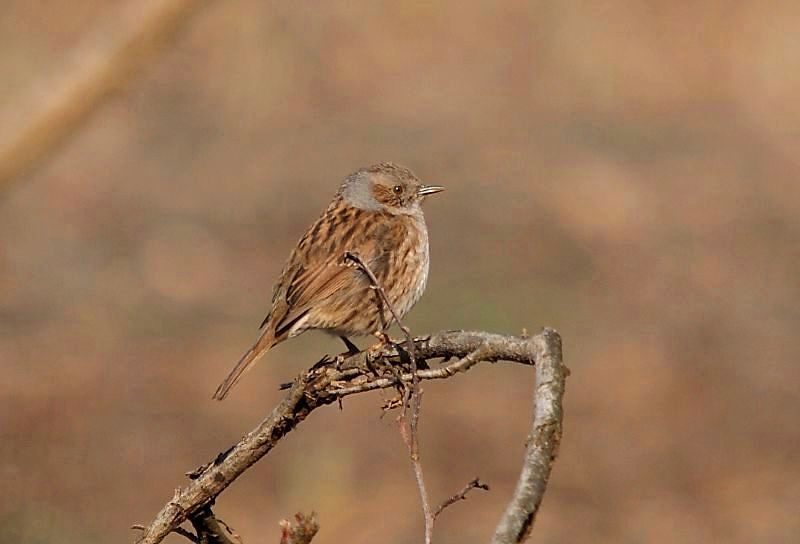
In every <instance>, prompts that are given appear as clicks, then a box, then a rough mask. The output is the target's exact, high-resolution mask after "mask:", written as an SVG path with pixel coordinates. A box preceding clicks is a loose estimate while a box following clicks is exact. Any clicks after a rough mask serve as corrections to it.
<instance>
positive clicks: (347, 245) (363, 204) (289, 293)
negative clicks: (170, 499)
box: [214, 162, 444, 400]
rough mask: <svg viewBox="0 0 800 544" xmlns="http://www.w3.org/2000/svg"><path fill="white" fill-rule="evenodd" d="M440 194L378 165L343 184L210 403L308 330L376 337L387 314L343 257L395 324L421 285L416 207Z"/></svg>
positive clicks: (423, 264)
mask: <svg viewBox="0 0 800 544" xmlns="http://www.w3.org/2000/svg"><path fill="white" fill-rule="evenodd" d="M442 190H444V188H443V187H439V186H434V185H423V184H422V183H421V182H420V180H419V179H417V177H416V176H415V175H414V174H413V173H412V172H411V170H409V169H408V168H404V167H402V166H399V165H397V164H394V163H391V162H382V163H380V164H376V165H374V166H370V167H369V168H362V169H361V170H359V171H357V172H355V173H353V174H351V175H350V176H348V177H347V178H345V180H344V183H343V184H342V186H341V187H340V188H339V191H338V192H337V193H336V195H335V196H334V197H333V201H332V202H331V203H330V205H329V206H328V208H327V209H326V210H325V212H324V213H323V214H322V215H321V216H320V218H319V219H317V220H316V221H315V222H314V224H313V225H311V227H310V228H309V229H308V231H306V233H305V234H304V235H303V237H302V238H301V239H300V242H299V243H298V244H297V247H295V249H294V250H293V251H292V253H291V255H289V260H288V261H287V262H286V264H285V265H284V267H283V271H282V272H281V275H280V278H278V281H277V283H276V284H275V287H274V288H273V291H272V308H271V309H270V312H269V314H268V315H267V317H266V319H264V321H263V323H261V328H262V329H263V331H262V333H261V336H260V337H259V339H258V340H257V341H256V343H255V344H254V345H253V347H251V348H250V349H249V350H248V351H247V353H245V354H244V356H242V358H241V359H240V360H239V362H238V363H237V364H236V366H235V367H234V368H233V370H232V371H231V373H230V374H228V377H227V378H225V381H223V382H222V383H221V384H220V386H219V387H218V388H217V391H216V392H215V393H214V398H215V399H217V400H222V399H224V398H225V397H226V396H227V394H228V392H229V391H230V389H231V388H232V387H233V386H234V385H236V383H237V382H238V381H239V379H240V378H241V377H242V375H243V374H244V372H245V371H246V370H248V369H249V368H251V367H252V366H253V364H254V363H255V362H256V361H257V360H258V359H259V358H260V357H261V356H262V355H264V354H265V353H266V352H267V351H269V349H270V348H272V347H273V346H275V345H276V344H279V343H280V342H283V341H284V340H286V339H288V338H292V337H295V336H297V335H298V334H301V333H303V332H305V331H307V330H310V329H320V330H324V331H326V332H328V333H331V334H335V335H338V336H339V337H341V338H342V340H343V341H344V343H345V345H346V346H347V348H348V350H350V351H351V352H352V351H357V348H356V347H355V346H354V345H353V344H352V342H350V340H348V338H347V337H348V336H351V335H365V334H370V333H382V332H383V331H385V330H386V329H387V328H388V327H389V325H391V319H392V315H391V310H389V309H388V308H385V307H384V304H383V300H382V298H381V297H380V294H379V293H378V292H376V291H375V289H373V288H372V284H371V282H370V280H369V278H368V276H367V275H366V274H365V273H364V271H363V270H361V269H359V268H357V267H353V266H348V264H349V263H348V262H347V261H346V259H345V254H346V253H348V252H349V253H352V254H355V255H358V257H359V258H360V259H361V260H362V261H363V262H364V263H365V264H366V265H367V266H368V267H369V269H370V270H371V271H372V272H373V274H374V275H375V277H376V279H377V280H378V283H379V284H380V286H381V287H382V288H383V290H384V292H385V293H386V297H387V299H388V300H389V301H390V302H391V304H392V307H393V308H394V310H395V311H396V312H397V313H398V316H399V317H400V318H402V317H403V316H404V315H405V314H406V313H407V312H408V311H409V310H410V309H411V307H412V306H414V304H416V302H417V301H418V300H419V298H420V297H421V296H422V293H423V291H424V290H425V284H426V283H427V281H428V263H429V257H428V228H427V227H426V226H425V217H424V216H423V214H422V207H421V204H422V201H423V200H424V199H425V197H426V196H427V195H431V194H434V193H438V192H440V191H442Z"/></svg>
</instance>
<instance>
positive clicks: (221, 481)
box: [137, 329, 567, 544]
mask: <svg viewBox="0 0 800 544" xmlns="http://www.w3.org/2000/svg"><path fill="white" fill-rule="evenodd" d="M414 344H415V346H414V349H415V350H416V353H417V356H418V357H420V358H421V359H434V358H439V357H441V358H445V360H448V359H450V358H457V359H456V360H453V361H450V362H446V363H442V364H441V365H440V366H439V367H438V368H431V369H425V370H419V371H417V373H416V376H417V377H418V378H419V379H421V380H426V379H427V380H431V379H447V378H450V377H452V376H454V375H455V374H458V373H460V372H465V371H467V370H469V369H470V368H472V367H474V366H475V365H476V364H478V363H479V362H494V361H510V362H515V363H520V364H524V365H533V364H534V363H535V366H536V378H537V379H536V390H535V396H536V398H535V406H536V410H535V417H534V422H533V427H532V430H531V433H530V436H529V437H528V446H527V452H526V456H525V464H524V466H523V470H522V474H521V476H520V483H519V484H518V487H517V491H516V492H515V494H514V498H513V499H512V502H511V504H509V508H508V510H507V512H506V514H505V515H504V517H503V519H502V520H501V524H500V525H499V526H498V530H497V532H496V534H495V539H494V542H495V543H496V544H510V543H513V542H522V539H524V538H525V536H526V535H527V534H528V533H529V532H530V527H531V526H532V525H533V521H534V519H535V516H536V512H537V510H538V507H539V504H540V503H541V500H542V496H543V494H544V489H545V487H546V485H547V478H548V477H549V474H550V469H551V467H552V462H553V460H554V459H555V456H556V453H557V449H558V444H559V441H560V437H561V414H562V409H561V400H562V397H563V394H564V385H565V380H566V374H567V369H566V367H564V366H563V364H562V361H561V338H560V337H559V335H558V333H556V332H555V331H553V330H549V329H545V330H544V331H542V332H541V333H539V334H537V335H534V336H532V337H518V336H504V335H499V334H492V333H487V332H469V331H445V332H441V333H437V334H434V335H432V336H430V337H426V338H418V339H416V340H415V341H414ZM401 349H406V350H407V349H409V346H403V345H401ZM376 363H383V364H391V365H395V366H397V365H401V357H400V354H399V353H398V350H397V349H395V348H393V347H392V346H384V347H383V348H381V349H380V350H374V351H366V352H362V353H358V354H355V355H352V356H350V357H347V358H345V359H344V360H343V361H341V362H340V363H339V364H338V365H337V364H335V363H334V362H323V363H320V364H317V365H315V366H314V367H313V368H311V369H309V370H307V371H305V372H303V373H301V374H300V375H299V376H298V377H297V378H296V379H295V381H294V383H293V384H292V386H291V388H290V389H289V390H288V392H287V393H286V397H285V398H284V399H283V400H282V401H281V403H280V404H279V405H278V406H276V407H275V408H274V409H273V411H272V413H270V415H269V416H268V417H267V418H266V419H265V420H264V421H262V422H261V423H260V424H259V425H258V426H257V427H256V428H255V429H253V430H252V431H250V432H249V433H248V434H247V435H245V436H244V437H243V438H242V439H241V440H240V441H239V442H238V443H237V444H236V445H234V446H233V447H231V448H230V449H229V450H228V451H226V452H224V453H221V454H220V455H218V456H217V458H216V459H214V460H213V461H211V462H209V463H207V464H206V465H204V466H203V467H201V468H200V469H197V470H196V471H194V473H193V474H192V476H193V478H194V479H193V480H192V481H191V482H190V483H189V484H188V485H186V486H185V487H184V488H182V489H179V490H178V491H177V492H176V494H175V496H174V497H173V498H172V500H170V501H169V502H168V503H167V504H166V505H165V506H164V507H163V508H162V509H161V511H160V512H159V513H158V514H157V515H156V518H155V519H154V520H153V522H152V523H151V524H150V525H149V526H147V527H146V528H145V529H144V531H143V534H142V535H141V537H140V538H139V539H138V541H137V542H138V543H139V544H157V543H159V542H161V541H162V540H163V539H164V537H166V536H167V535H168V534H169V533H170V532H171V531H173V530H174V529H175V528H177V527H179V526H180V525H181V524H182V523H184V522H185V521H188V520H192V519H195V518H196V517H197V516H198V515H200V514H201V512H202V511H203V509H204V508H206V507H208V506H210V505H211V504H212V503H213V502H214V500H215V499H216V498H217V497H218V496H219V495H220V493H222V492H223V491H224V490H225V488H227V487H228V486H229V485H230V484H231V483H232V482H233V481H234V480H235V479H236V478H238V477H239V476H240V475H241V474H242V473H244V472H245V471H246V470H247V469H248V468H249V467H250V466H252V465H253V464H254V463H256V462H257V461H258V460H259V459H261V458H262V457H263V456H265V455H266V454H267V453H269V452H270V451H271V450H272V448H273V447H274V446H275V445H276V444H277V443H278V442H279V441H280V440H281V439H282V438H283V437H284V436H285V435H286V434H287V433H289V432H291V431H292V430H293V429H294V428H295V427H296V426H297V425H299V424H300V423H301V422H302V421H303V420H304V419H305V418H306V417H308V415H309V414H310V413H311V412H312V411H313V410H315V409H317V408H319V407H321V406H325V405H327V404H331V403H335V402H337V401H338V400H339V399H340V398H342V397H345V396H348V395H353V394H357V393H362V392H366V391H374V390H376V389H385V388H389V387H395V386H396V385H398V384H399V383H401V382H402V383H406V384H408V383H410V382H411V381H412V379H413V377H412V375H411V372H407V371H401V372H397V373H392V374H391V375H388V376H376V375H375V374H374V373H373V371H372V370H371V369H373V368H375V364H376ZM537 478H539V479H541V481H537ZM501 529H503V530H502V531H501Z"/></svg>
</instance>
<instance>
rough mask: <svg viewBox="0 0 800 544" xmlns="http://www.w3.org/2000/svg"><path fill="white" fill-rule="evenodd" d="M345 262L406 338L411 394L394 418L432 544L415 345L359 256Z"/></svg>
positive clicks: (405, 396) (427, 539) (405, 395)
mask: <svg viewBox="0 0 800 544" xmlns="http://www.w3.org/2000/svg"><path fill="white" fill-rule="evenodd" d="M344 258H345V260H346V261H347V260H349V261H353V262H354V263H355V264H356V266H358V267H359V268H360V269H361V270H362V271H363V272H364V273H365V274H366V275H367V277H368V278H369V281H370V282H371V283H372V288H373V289H374V290H376V291H377V292H378V294H379V295H380V297H381V299H383V303H384V304H385V305H386V307H387V308H388V309H389V311H390V312H391V314H392V317H393V318H394V321H395V323H397V326H398V327H400V330H402V331H403V333H404V334H405V336H406V344H407V345H408V347H409V351H408V354H409V357H410V359H411V389H410V391H409V390H408V389H406V390H404V391H403V404H402V406H401V408H400V416H399V417H398V418H397V422H398V424H399V426H400V435H401V436H402V437H403V441H404V442H405V443H406V447H407V448H408V454H409V457H411V464H412V465H413V466H414V478H415V479H416V481H417V488H418V489H419V498H420V502H421V503H422V514H423V516H424V518H425V544H431V542H432V540H433V524H434V522H435V521H436V516H435V515H434V513H433V511H432V510H431V502H430V498H429V497H428V491H427V488H426V486H425V477H424V475H423V472H422V461H421V460H420V456H419V434H418V427H419V413H420V410H421V407H422V390H421V389H420V387H419V376H418V375H417V353H416V346H415V345H414V339H413V337H412V336H411V329H409V328H408V327H406V326H405V325H404V324H403V322H402V320H401V319H400V315H399V314H398V313H397V311H396V310H395V309H394V305H393V304H392V303H391V301H390V300H389V297H388V296H387V295H386V290H385V289H384V288H383V286H382V285H381V284H380V282H378V278H377V277H375V274H374V273H373V272H372V270H371V269H370V267H369V265H368V264H367V263H365V262H364V261H363V260H362V259H361V256H360V255H358V254H356V253H352V252H350V251H347V252H345V254H344ZM401 383H402V382H401ZM407 407H410V408H411V422H410V423H408V428H406V425H407V424H406V408H407Z"/></svg>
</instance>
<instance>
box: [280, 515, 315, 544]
mask: <svg viewBox="0 0 800 544" xmlns="http://www.w3.org/2000/svg"><path fill="white" fill-rule="evenodd" d="M317 531H319V522H318V521H317V515H316V514H315V513H314V512H311V515H310V516H307V515H305V514H303V513H300V512H298V513H297V514H295V515H294V523H292V522H290V521H289V520H288V519H284V520H282V521H281V544H309V542H311V539H313V538H314V536H315V535H316V534H317Z"/></svg>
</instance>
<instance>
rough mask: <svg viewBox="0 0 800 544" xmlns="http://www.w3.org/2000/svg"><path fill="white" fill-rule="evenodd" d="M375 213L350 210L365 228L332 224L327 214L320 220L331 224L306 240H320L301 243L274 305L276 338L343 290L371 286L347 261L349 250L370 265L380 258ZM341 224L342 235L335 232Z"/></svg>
mask: <svg viewBox="0 0 800 544" xmlns="http://www.w3.org/2000/svg"><path fill="white" fill-rule="evenodd" d="M373 214H374V212H369V211H365V210H357V213H355V214H354V213H352V209H350V210H349V213H348V214H347V217H346V218H347V219H348V221H355V222H358V223H359V224H360V225H362V226H363V227H362V228H354V229H352V228H343V225H342V223H341V221H338V222H337V221H328V220H329V217H328V216H327V214H326V215H323V216H322V217H321V218H320V219H319V220H318V221H317V223H320V222H325V223H327V224H323V225H318V224H317V223H315V224H314V225H312V227H311V228H310V229H309V232H308V234H307V236H306V237H304V239H306V238H307V237H308V236H309V235H311V236H312V237H314V238H316V239H315V240H312V241H311V243H312V244H313V245H309V246H305V247H303V246H302V244H301V246H300V247H298V250H296V251H295V252H293V254H292V256H291V258H290V259H291V262H290V263H289V265H288V266H287V272H288V273H287V274H286V275H285V276H284V277H283V278H282V281H283V282H285V284H284V285H282V287H283V288H282V289H279V291H278V297H279V298H280V299H282V300H276V301H274V302H273V312H275V315H274V316H273V319H274V323H273V326H274V327H275V331H276V335H280V334H282V333H284V332H286V331H285V330H284V329H288V328H289V327H291V325H292V324H293V323H294V322H295V321H297V320H298V319H300V318H301V317H302V316H303V315H304V314H305V313H306V312H308V311H309V310H310V309H311V308H312V307H314V306H315V305H316V304H319V303H321V302H322V301H324V300H325V299H327V298H328V297H330V296H331V295H333V294H334V293H336V292H337V291H339V290H340V289H346V288H348V287H349V286H352V287H355V285H354V283H353V282H354V281H356V282H359V283H360V282H367V283H368V280H367V278H366V276H364V275H363V273H361V272H359V271H357V270H355V269H354V268H353V267H350V266H346V265H345V264H344V260H343V258H344V253H345V251H353V252H356V253H358V254H359V255H360V256H361V258H362V259H364V261H365V262H367V263H369V262H371V261H374V260H375V259H376V258H377V257H378V253H379V248H378V243H377V241H376V238H375V236H374V235H373V232H372V231H373V228H371V227H372V226H373V225H375V221H374V220H371V219H373V218H371V217H369V216H370V215H373ZM337 223H338V232H336V231H334V228H336V227H337ZM357 278H358V279H357ZM282 302H283V303H284V304H281V303H282ZM281 310H284V312H281ZM280 313H283V315H280Z"/></svg>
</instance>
